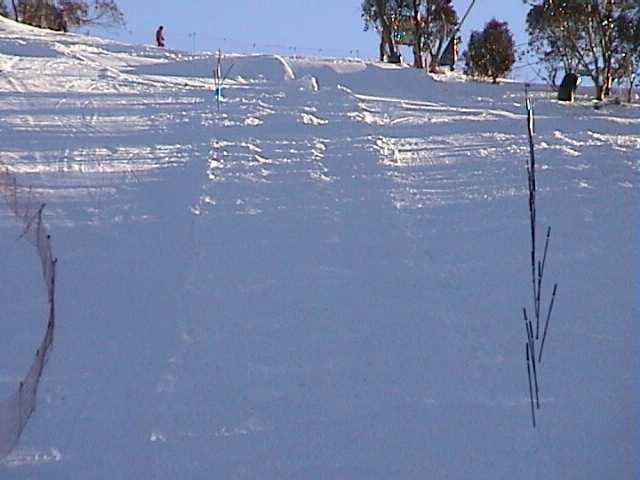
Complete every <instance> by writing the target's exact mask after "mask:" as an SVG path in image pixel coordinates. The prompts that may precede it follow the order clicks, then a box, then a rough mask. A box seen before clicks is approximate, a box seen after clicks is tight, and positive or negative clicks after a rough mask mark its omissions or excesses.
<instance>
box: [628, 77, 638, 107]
mask: <svg viewBox="0 0 640 480" xmlns="http://www.w3.org/2000/svg"><path fill="white" fill-rule="evenodd" d="M635 83H636V74H635V73H633V74H631V76H630V77H629V90H627V100H628V101H629V103H631V102H633V87H634V85H635Z"/></svg>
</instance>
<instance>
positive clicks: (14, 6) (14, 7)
mask: <svg viewBox="0 0 640 480" xmlns="http://www.w3.org/2000/svg"><path fill="white" fill-rule="evenodd" d="M11 6H12V7H13V17H14V18H13V19H14V20H15V21H16V22H19V21H20V20H19V18H18V7H17V6H16V0H11Z"/></svg>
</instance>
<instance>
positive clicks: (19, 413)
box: [18, 382, 24, 437]
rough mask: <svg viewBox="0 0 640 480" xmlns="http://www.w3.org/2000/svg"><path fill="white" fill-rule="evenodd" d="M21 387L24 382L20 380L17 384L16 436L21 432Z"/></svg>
mask: <svg viewBox="0 0 640 480" xmlns="http://www.w3.org/2000/svg"><path fill="white" fill-rule="evenodd" d="M22 387H24V382H20V385H19V386H18V437H19V436H20V434H21V433H22Z"/></svg>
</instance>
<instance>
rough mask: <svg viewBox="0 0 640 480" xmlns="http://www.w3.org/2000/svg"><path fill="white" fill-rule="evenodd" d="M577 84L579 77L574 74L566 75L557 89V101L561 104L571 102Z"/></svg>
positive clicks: (574, 95) (574, 96) (573, 98)
mask: <svg viewBox="0 0 640 480" xmlns="http://www.w3.org/2000/svg"><path fill="white" fill-rule="evenodd" d="M579 83H580V77H578V76H577V75H576V74H575V73H567V74H566V75H565V76H564V78H563V79H562V82H561V83H560V87H559V88H558V100H560V101H561V102H573V101H574V100H575V98H576V90H577V88H578V84H579Z"/></svg>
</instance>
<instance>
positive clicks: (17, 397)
mask: <svg viewBox="0 0 640 480" xmlns="http://www.w3.org/2000/svg"><path fill="white" fill-rule="evenodd" d="M0 197H4V200H5V202H6V203H7V205H8V207H9V211H10V212H11V213H12V214H13V215H14V216H15V217H16V219H17V220H18V222H20V223H21V224H22V226H23V230H22V234H21V236H20V239H21V240H25V241H28V242H29V243H31V244H32V245H33V246H34V247H35V248H36V252H37V254H38V257H39V258H40V265H41V267H42V277H43V281H44V283H45V287H46V291H47V300H48V305H49V311H48V320H47V330H46V332H45V334H44V338H43V339H42V342H41V343H40V345H39V347H38V349H37V350H36V354H35V358H34V360H33V363H32V364H31V367H30V368H29V372H28V373H27V375H26V376H25V377H24V379H23V380H22V381H21V382H19V384H18V385H16V391H15V392H14V393H13V394H12V395H10V397H9V398H7V399H4V400H0V459H2V458H4V457H6V456H7V455H8V454H9V453H10V452H11V451H12V450H13V448H14V447H15V446H16V444H17V443H18V440H19V439H20V434H21V433H22V431H23V429H24V427H25V425H26V423H27V421H28V420H29V417H30V416H31V414H32V413H33V411H34V410H35V408H36V397H37V392H38V385H39V383H40V377H41V376H42V370H43V368H44V365H45V363H46V361H47V354H48V353H49V350H50V348H51V345H52V344H53V332H54V329H55V283H56V281H55V278H56V273H55V270H56V259H54V258H53V254H52V251H51V236H50V235H49V230H48V229H47V227H46V225H45V224H44V222H43V221H42V212H43V210H44V204H38V203H37V202H36V201H35V200H34V199H33V197H32V192H31V188H26V187H22V186H20V185H18V183H17V181H16V179H15V177H14V176H13V175H12V174H11V173H10V171H9V169H8V167H7V166H6V165H4V164H2V162H0Z"/></svg>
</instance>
